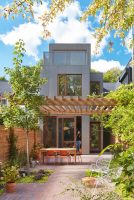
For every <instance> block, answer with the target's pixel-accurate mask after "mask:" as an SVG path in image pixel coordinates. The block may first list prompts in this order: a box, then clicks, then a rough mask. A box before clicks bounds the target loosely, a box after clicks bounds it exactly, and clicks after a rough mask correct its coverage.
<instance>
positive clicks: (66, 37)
mask: <svg viewBox="0 0 134 200" xmlns="http://www.w3.org/2000/svg"><path fill="white" fill-rule="evenodd" d="M81 13H82V11H81V8H80V5H79V3H78V2H73V3H72V4H71V5H70V6H68V7H67V8H66V9H65V11H64V12H63V13H62V14H59V15H58V16H57V17H56V19H55V20H54V21H53V22H52V23H50V24H49V26H48V30H49V31H50V32H51V39H52V40H54V41H55V42H56V43H91V54H92V55H94V56H97V57H98V56H101V55H102V53H103V49H104V48H105V46H106V44H107V39H108V37H109V35H108V36H107V37H105V38H104V39H103V40H102V42H101V44H100V48H99V49H98V54H95V46H96V39H95V37H94V31H93V27H92V25H91V24H92V23H91V22H89V21H80V20H79V17H80V16H81ZM89 27H90V28H89Z"/></svg>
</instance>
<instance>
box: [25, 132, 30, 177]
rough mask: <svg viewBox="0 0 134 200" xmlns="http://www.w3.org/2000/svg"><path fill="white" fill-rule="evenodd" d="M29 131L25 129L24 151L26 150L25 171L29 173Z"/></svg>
mask: <svg viewBox="0 0 134 200" xmlns="http://www.w3.org/2000/svg"><path fill="white" fill-rule="evenodd" d="M28 133H29V131H28V130H26V140H27V141H26V152H27V172H28V174H29V172H30V159H29V137H28Z"/></svg>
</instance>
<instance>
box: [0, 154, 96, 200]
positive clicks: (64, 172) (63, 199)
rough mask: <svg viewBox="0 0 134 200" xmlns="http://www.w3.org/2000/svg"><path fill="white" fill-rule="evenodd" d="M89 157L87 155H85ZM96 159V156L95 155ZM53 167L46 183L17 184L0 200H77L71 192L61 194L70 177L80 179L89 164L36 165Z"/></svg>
mask: <svg viewBox="0 0 134 200" xmlns="http://www.w3.org/2000/svg"><path fill="white" fill-rule="evenodd" d="M87 159H89V157H87ZM94 159H95V157H94V156H93V157H92V158H91V157H90V161H91V162H92V161H95V160H94ZM96 159H97V157H96ZM40 168H41V169H43V168H48V169H53V170H54V173H53V174H52V175H51V176H50V177H49V179H48V182H46V183H43V184H41V183H39V184H37V183H31V184H17V189H16V192H15V193H12V194H8V193H4V194H3V195H2V196H0V200H79V199H80V198H79V197H77V198H75V197H73V196H72V194H71V193H65V194H64V195H63V194H61V193H62V192H64V191H65V188H66V187H67V185H69V184H71V181H72V179H76V180H80V179H81V178H82V177H84V176H85V169H87V168H89V165H84V164H83V165H60V166H58V165H51V166H45V165H41V166H38V167H37V169H40Z"/></svg>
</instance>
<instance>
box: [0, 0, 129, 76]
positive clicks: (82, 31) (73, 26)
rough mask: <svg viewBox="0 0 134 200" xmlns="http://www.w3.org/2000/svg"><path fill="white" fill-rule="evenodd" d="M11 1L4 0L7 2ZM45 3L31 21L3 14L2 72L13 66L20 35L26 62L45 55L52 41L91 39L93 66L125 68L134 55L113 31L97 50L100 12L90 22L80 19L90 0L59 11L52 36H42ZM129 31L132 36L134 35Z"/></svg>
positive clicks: (0, 40) (0, 35)
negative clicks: (60, 12)
mask: <svg viewBox="0 0 134 200" xmlns="http://www.w3.org/2000/svg"><path fill="white" fill-rule="evenodd" d="M8 2H11V0H10V1H5V0H2V1H1V4H2V5H4V4H6V3H8ZM45 2H46V1H45ZM45 2H44V4H43V5H42V6H38V5H35V6H34V13H35V18H34V19H33V20H32V21H31V22H28V21H27V20H24V19H22V17H21V16H20V17H16V19H15V20H12V19H8V20H5V19H3V18H0V76H4V75H5V72H4V67H12V57H13V55H12V51H13V45H14V43H15V42H16V41H17V40H18V39H20V38H21V39H23V40H24V42H25V45H26V46H25V48H26V55H25V58H24V64H26V65H32V64H35V63H36V62H37V61H38V60H39V59H41V58H42V57H43V52H44V51H48V45H49V43H52V42H55V43H83V42H84V43H91V48H92V63H91V66H92V68H94V69H96V70H99V71H102V72H104V71H107V70H108V69H110V68H112V67H116V66H117V67H120V68H122V69H123V68H124V67H125V65H126V64H127V62H128V61H129V59H130V58H131V51H130V50H129V49H127V48H126V47H124V46H122V45H120V43H121V41H120V40H119V39H118V38H114V37H113V35H114V34H113V33H110V34H109V35H108V36H107V37H106V38H104V39H103V41H102V43H101V48H100V49H99V53H98V54H97V55H96V54H95V53H94V49H95V38H94V37H93V34H94V31H95V27H96V26H97V25H98V21H99V19H100V16H98V18H97V19H94V18H93V17H90V18H89V19H88V21H87V22H80V21H79V17H80V16H81V13H82V10H84V9H85V8H86V6H87V5H88V3H89V0H84V1H83V0H79V1H75V2H74V3H72V4H71V5H70V6H68V7H67V8H66V10H65V11H64V12H63V13H62V14H58V16H57V17H56V19H55V20H54V22H53V23H51V24H50V25H49V26H48V30H50V31H51V38H49V39H47V40H46V39H43V38H42V27H41V24H40V22H39V20H38V17H39V16H40V15H41V14H42V12H43V11H44V9H47V3H45ZM130 34H131V33H130V32H129V34H128V38H129V36H130ZM109 41H113V42H114V47H113V51H112V52H111V53H109V52H108V49H107V44H108V42H109Z"/></svg>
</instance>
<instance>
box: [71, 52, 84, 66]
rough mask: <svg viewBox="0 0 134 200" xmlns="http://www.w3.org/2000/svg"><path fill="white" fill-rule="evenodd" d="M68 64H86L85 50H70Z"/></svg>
mask: <svg viewBox="0 0 134 200" xmlns="http://www.w3.org/2000/svg"><path fill="white" fill-rule="evenodd" d="M70 64H71V65H85V64H86V52H85V51H71V52H70Z"/></svg>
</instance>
